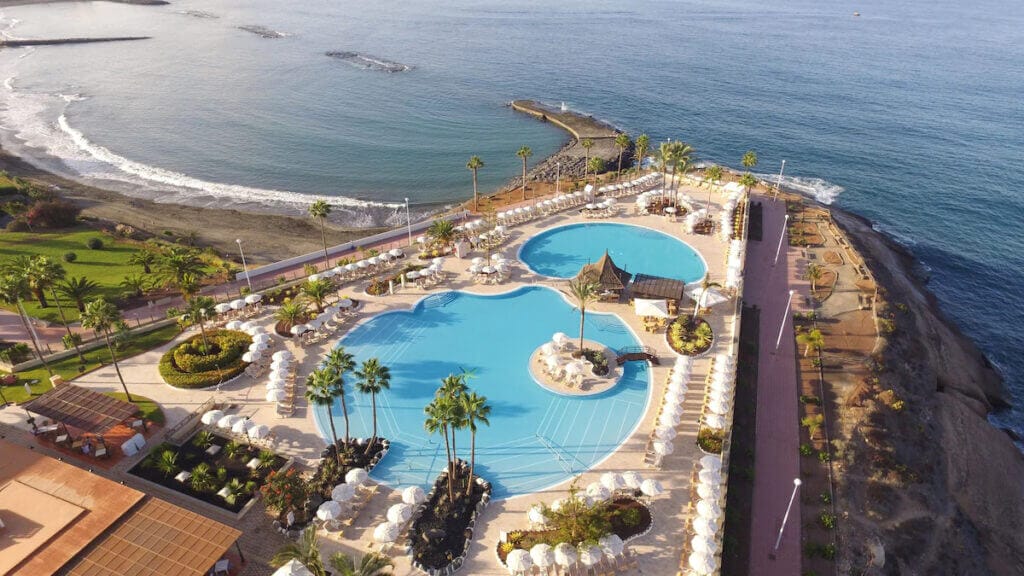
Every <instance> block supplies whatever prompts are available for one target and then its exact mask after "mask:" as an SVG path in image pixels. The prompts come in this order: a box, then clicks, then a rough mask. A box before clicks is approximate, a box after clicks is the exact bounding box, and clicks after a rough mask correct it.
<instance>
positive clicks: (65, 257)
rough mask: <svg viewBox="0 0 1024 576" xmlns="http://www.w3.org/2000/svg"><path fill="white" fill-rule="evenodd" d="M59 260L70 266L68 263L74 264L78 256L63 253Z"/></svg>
mask: <svg viewBox="0 0 1024 576" xmlns="http://www.w3.org/2000/svg"><path fill="white" fill-rule="evenodd" d="M61 259H62V260H64V261H65V262H67V263H68V264H70V263H72V262H74V261H75V260H78V254H75V253H74V252H65V253H64V254H63V255H62V256H61Z"/></svg>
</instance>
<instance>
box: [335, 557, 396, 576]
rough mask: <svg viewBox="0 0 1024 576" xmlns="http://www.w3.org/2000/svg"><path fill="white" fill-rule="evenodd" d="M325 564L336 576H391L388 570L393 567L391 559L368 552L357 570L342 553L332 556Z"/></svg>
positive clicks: (351, 561)
mask: <svg viewBox="0 0 1024 576" xmlns="http://www.w3.org/2000/svg"><path fill="white" fill-rule="evenodd" d="M327 563H328V564H330V566H331V569H332V570H334V574H335V575H336V576H384V575H385V574H391V571H390V570H389V568H393V567H394V566H395V564H394V562H392V561H391V558H388V557H387V556H385V555H383V554H381V553H379V552H369V553H367V554H366V555H365V556H363V558H362V559H361V560H360V561H359V567H358V568H356V564H355V561H353V560H352V557H351V556H349V555H347V554H344V553H342V552H335V553H334V554H332V555H331V557H330V558H329V559H328V560H327Z"/></svg>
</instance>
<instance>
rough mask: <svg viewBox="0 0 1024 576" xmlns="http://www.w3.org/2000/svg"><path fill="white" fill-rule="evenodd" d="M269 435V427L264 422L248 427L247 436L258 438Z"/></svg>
mask: <svg viewBox="0 0 1024 576" xmlns="http://www.w3.org/2000/svg"><path fill="white" fill-rule="evenodd" d="M269 435H270V428H269V427H268V426H267V425H266V424H259V425H258V426H253V427H252V428H250V429H249V438H253V439H255V440H260V439H262V438H266V437H267V436H269Z"/></svg>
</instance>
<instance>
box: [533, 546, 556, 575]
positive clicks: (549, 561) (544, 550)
mask: <svg viewBox="0 0 1024 576" xmlns="http://www.w3.org/2000/svg"><path fill="white" fill-rule="evenodd" d="M530 558H531V559H532V560H533V564H534V565H535V566H537V567H538V568H540V569H542V570H547V568H548V567H549V566H552V565H553V564H554V563H555V550H554V548H552V547H551V546H550V545H549V544H544V543H543V542H541V543H540V544H534V545H533V548H530Z"/></svg>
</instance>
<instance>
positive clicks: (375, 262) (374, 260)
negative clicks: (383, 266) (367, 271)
mask: <svg viewBox="0 0 1024 576" xmlns="http://www.w3.org/2000/svg"><path fill="white" fill-rule="evenodd" d="M366 262H367V264H369V265H370V266H376V265H378V264H380V258H378V257H377V256H370V257H369V258H367V259H366Z"/></svg>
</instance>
